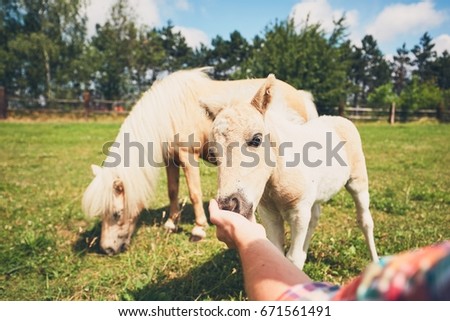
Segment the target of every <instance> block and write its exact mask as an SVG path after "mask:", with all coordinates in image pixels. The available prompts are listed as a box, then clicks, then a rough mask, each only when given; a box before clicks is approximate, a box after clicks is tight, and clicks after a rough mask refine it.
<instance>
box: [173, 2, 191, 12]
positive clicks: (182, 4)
mask: <svg viewBox="0 0 450 321" xmlns="http://www.w3.org/2000/svg"><path fill="white" fill-rule="evenodd" d="M175 8H177V9H178V10H182V11H188V10H189V9H190V8H191V5H190V4H189V1H188V0H177V1H176V2H175Z"/></svg>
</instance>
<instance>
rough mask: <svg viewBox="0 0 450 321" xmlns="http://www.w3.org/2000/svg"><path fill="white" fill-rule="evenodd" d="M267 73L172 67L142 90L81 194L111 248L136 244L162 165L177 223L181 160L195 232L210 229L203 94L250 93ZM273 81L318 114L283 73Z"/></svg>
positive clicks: (300, 110) (293, 104)
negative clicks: (246, 76)
mask: <svg viewBox="0 0 450 321" xmlns="http://www.w3.org/2000/svg"><path fill="white" fill-rule="evenodd" d="M264 81H265V80H264V79H252V80H236V81H214V80H211V79H210V78H209V77H208V76H207V75H206V74H205V68H203V69H195V70H188V71H179V72H175V73H173V74H170V75H168V76H167V77H165V78H164V79H162V80H160V81H158V82H156V83H155V84H154V85H153V86H152V87H151V88H150V89H149V90H148V91H147V92H145V93H144V94H143V96H142V97H141V98H140V100H139V101H138V102H137V103H136V104H135V106H134V107H133V109H132V111H131V113H130V115H129V116H128V117H127V118H126V119H125V121H124V123H123V124H122V126H121V128H120V131H119V134H118V135H117V137H116V139H115V142H114V143H113V144H112V146H111V147H110V149H109V154H108V156H107V157H106V159H105V161H104V163H103V167H99V166H96V165H92V170H93V173H94V175H95V177H94V179H93V181H92V182H91V183H90V185H89V186H88V187H87V189H86V191H85V193H84V196H83V200H82V207H83V210H84V212H85V213H87V214H88V215H91V216H93V215H100V216H101V217H102V232H101V239H100V247H101V249H102V250H103V251H104V252H105V253H107V254H110V255H112V254H116V253H118V252H121V251H122V250H125V249H126V248H127V247H128V246H129V243H130V239H131V236H132V234H133V231H134V229H135V226H136V222H137V219H138V216H139V214H140V212H141V211H142V210H143V209H144V208H146V206H147V204H148V203H147V202H148V201H149V199H150V198H151V197H152V196H153V195H154V194H155V186H156V184H157V181H158V172H159V168H160V167H165V169H166V172H167V177H168V179H167V180H168V194H169V199H170V215H169V219H168V220H167V221H166V223H165V227H166V228H167V229H169V230H176V229H177V224H178V221H179V219H180V209H179V204H178V181H179V175H180V174H179V168H180V167H182V168H183V170H184V173H185V176H186V181H187V185H188V188H189V196H190V199H191V202H192V205H193V208H194V212H195V227H194V228H193V230H192V238H191V239H192V240H200V239H202V238H204V237H205V235H206V234H205V231H204V228H205V227H206V226H207V220H206V216H205V213H204V210H203V203H202V192H201V185H200V172H199V166H198V161H199V158H200V157H202V158H207V152H208V151H207V149H208V148H207V141H208V137H209V133H210V127H211V120H210V118H209V117H208V116H207V115H206V113H205V110H204V109H203V108H201V106H200V104H199V99H200V97H202V98H204V99H216V98H220V99H222V100H223V99H224V98H223V97H227V98H226V99H231V100H242V101H247V100H249V99H251V97H252V96H253V94H254V92H256V90H257V89H258V88H259V87H260V86H261V85H262V84H263V83H264ZM274 86H276V87H277V88H278V89H279V91H280V93H281V95H282V96H283V98H282V104H284V105H286V106H289V108H291V110H293V113H296V114H297V117H298V119H301V120H302V122H305V121H307V120H309V119H312V118H315V117H317V111H316V109H315V106H314V103H313V102H312V100H311V96H310V95H309V94H308V93H306V92H302V91H298V90H296V89H294V88H293V87H291V86H290V85H288V84H286V83H284V82H282V81H277V82H276V83H275V84H274Z"/></svg>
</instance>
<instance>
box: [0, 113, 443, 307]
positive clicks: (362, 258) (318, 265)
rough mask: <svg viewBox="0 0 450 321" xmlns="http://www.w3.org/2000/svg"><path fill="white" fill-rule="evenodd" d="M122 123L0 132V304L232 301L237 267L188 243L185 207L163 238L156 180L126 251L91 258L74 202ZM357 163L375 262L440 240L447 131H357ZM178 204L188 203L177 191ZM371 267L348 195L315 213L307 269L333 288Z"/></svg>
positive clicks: (212, 249)
mask: <svg viewBox="0 0 450 321" xmlns="http://www.w3.org/2000/svg"><path fill="white" fill-rule="evenodd" d="M119 127H120V121H119V120H115V121H113V122H109V123H108V122H88V123H87V122H86V123H85V122H70V121H65V122H63V123H57V122H44V123H43V122H28V123H25V122H22V123H20V122H4V123H0V137H1V149H0V150H1V152H0V237H1V242H0V262H1V263H0V300H242V299H245V293H244V291H243V283H242V282H243V281H242V275H241V268H240V266H239V261H238V258H237V256H236V254H235V253H234V252H233V251H229V250H226V249H225V246H224V245H223V244H222V243H220V242H218V241H217V240H216V238H215V229H214V227H211V228H209V229H208V231H207V233H208V238H207V239H206V240H205V241H202V242H200V243H190V242H189V241H188V236H189V231H190V230H191V229H192V226H193V214H192V208H191V207H190V206H189V204H188V205H187V206H186V208H185V209H184V212H183V219H182V222H181V227H182V231H181V232H180V233H177V234H171V235H169V234H166V233H165V232H164V230H163V228H162V227H161V223H162V222H163V221H164V220H163V212H164V211H167V205H168V198H167V196H166V185H165V184H166V183H165V175H164V173H162V175H161V181H160V184H159V191H158V194H157V196H156V198H155V200H154V201H153V203H152V207H151V209H149V210H148V211H147V212H145V213H144V214H143V215H142V219H141V221H140V224H139V228H138V229H137V231H136V233H135V235H134V237H133V240H132V244H131V247H130V250H129V251H127V252H125V253H123V254H120V255H118V256H115V257H107V256H104V255H101V254H99V253H98V238H99V233H100V225H99V221H98V219H88V218H86V217H85V216H84V215H83V213H82V212H81V209H80V203H81V196H82V193H83V191H84V189H85V187H86V186H87V185H88V184H89V182H90V180H91V173H90V167H89V165H90V164H91V163H95V164H100V163H101V161H102V160H103V159H104V156H103V155H102V152H101V146H102V145H103V143H104V142H106V141H109V140H111V139H113V138H114V137H115V135H116V133H117V131H118V129H119ZM358 127H359V129H360V132H361V136H362V138H363V144H364V150H365V153H366V158H367V164H368V170H369V177H370V186H371V195H372V214H373V218H374V221H375V239H376V244H377V248H378V251H379V253H380V254H381V255H389V254H393V253H396V252H399V251H403V250H407V249H411V248H415V247H418V246H423V245H427V244H430V243H433V242H437V241H440V240H444V239H450V219H449V215H448V214H449V205H450V196H449V195H450V166H449V164H450V147H449V141H450V126H448V125H441V124H435V123H424V124H419V123H415V124H405V125H395V126H388V125H385V124H359V125H358ZM215 173H216V171H215V169H214V168H211V167H206V166H204V167H203V169H202V187H203V190H204V195H205V201H207V200H209V198H211V197H214V195H215V190H216V176H215V175H216V174H215ZM180 195H181V198H184V197H187V195H188V192H187V188H186V186H185V184H184V182H183V184H182V186H181V191H180ZM368 262H369V255H368V250H367V248H366V245H365V243H364V238H363V236H362V233H361V231H360V230H359V229H358V228H357V225H356V220H355V211H354V207H353V203H352V201H351V198H350V196H349V195H348V194H347V193H345V191H342V192H341V193H339V194H338V195H336V196H335V197H334V198H333V199H332V200H331V201H330V202H328V203H327V204H324V206H323V211H322V217H321V219H320V222H319V226H318V228H317V230H316V232H315V234H314V237H313V240H312V244H311V247H310V251H309V257H308V260H307V263H306V266H305V271H306V272H307V273H309V274H310V275H311V276H312V277H313V278H314V279H316V280H325V281H330V282H334V283H342V282H345V281H347V280H349V279H350V278H352V277H353V276H355V275H357V274H358V273H359V272H360V271H361V269H363V268H364V266H365V265H366V264H367V263H368Z"/></svg>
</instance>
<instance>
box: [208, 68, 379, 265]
mask: <svg viewBox="0 0 450 321" xmlns="http://www.w3.org/2000/svg"><path fill="white" fill-rule="evenodd" d="M202 104H203V106H204V107H205V108H206V109H207V111H208V113H209V114H210V115H211V116H212V118H213V119H214V122H213V127H212V131H211V136H212V139H211V140H212V142H214V143H215V145H216V149H217V150H220V151H226V152H223V153H219V154H220V155H216V158H217V162H218V168H219V175H218V185H219V186H218V204H219V207H220V208H222V209H226V210H231V211H234V212H237V213H240V214H242V215H244V216H245V217H247V218H249V219H250V220H254V219H255V218H254V213H255V210H256V209H257V212H258V214H259V216H260V218H261V220H262V223H263V225H264V226H265V228H266V232H267V236H268V238H269V240H270V241H271V242H272V243H273V244H275V245H276V246H277V247H278V248H279V249H280V251H282V252H283V253H284V237H285V234H284V223H283V222H284V221H287V222H288V223H289V225H290V229H291V246H290V249H289V251H288V252H287V257H288V258H289V259H290V260H291V261H292V262H293V263H294V264H296V265H297V266H298V267H299V268H300V269H302V268H303V265H304V263H305V260H306V254H307V250H308V246H309V242H310V239H311V236H312V233H313V231H314V228H315V227H316V225H317V222H318V218H319V215H320V203H322V202H325V201H327V200H329V199H330V198H331V197H332V196H333V195H334V194H336V193H337V192H338V191H339V190H340V189H341V188H342V187H343V186H345V187H346V189H347V190H348V192H349V193H350V194H351V195H352V197H353V199H354V202H355V204H356V210H357V219H358V223H359V226H360V227H361V229H362V231H363V232H364V236H365V238H366V242H367V245H368V247H369V249H370V255H371V258H372V260H373V261H376V260H378V256H377V252H376V249H375V242H374V238H373V220H372V216H371V214H370V211H369V186H368V176H367V170H366V164H365V158H364V154H363V150H362V146H361V139H360V136H359V133H358V131H357V129H356V127H355V126H354V125H353V123H352V122H350V121H349V120H347V119H345V118H342V117H333V116H322V117H319V118H316V119H313V120H310V121H308V122H307V123H304V124H303V121H302V119H300V118H299V116H298V114H296V113H294V112H292V110H290V109H288V108H286V107H285V103H284V101H283V94H282V92H280V90H279V89H278V88H277V86H276V79H275V77H274V76H273V75H270V76H269V77H268V78H267V81H266V82H265V83H264V84H263V85H262V86H261V88H260V89H259V90H258V91H257V92H256V95H255V96H254V97H253V98H252V99H249V100H248V101H247V102H245V101H243V100H240V101H235V102H234V103H231V104H230V103H229V102H220V101H217V100H212V101H207V100H204V101H202ZM224 107H226V108H224Z"/></svg>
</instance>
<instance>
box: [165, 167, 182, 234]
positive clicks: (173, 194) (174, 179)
mask: <svg viewBox="0 0 450 321" xmlns="http://www.w3.org/2000/svg"><path fill="white" fill-rule="evenodd" d="M166 173H167V191H168V194H169V200H170V207H169V212H170V213H169V218H168V219H167V221H166V223H164V228H165V229H167V230H168V231H171V232H176V231H177V229H178V222H179V220H180V216H181V213H180V207H179V204H178V189H179V185H180V167H179V166H178V165H177V164H175V163H174V160H170V159H169V161H168V165H167V167H166Z"/></svg>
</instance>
